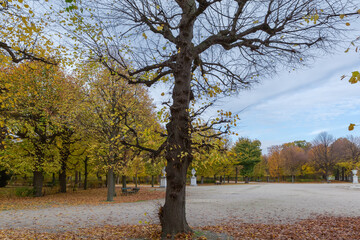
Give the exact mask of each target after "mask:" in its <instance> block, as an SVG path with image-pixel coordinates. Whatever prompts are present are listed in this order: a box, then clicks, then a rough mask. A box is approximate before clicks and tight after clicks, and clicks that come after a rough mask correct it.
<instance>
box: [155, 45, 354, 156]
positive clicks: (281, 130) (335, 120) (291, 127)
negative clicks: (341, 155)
mask: <svg viewBox="0 0 360 240" xmlns="http://www.w3.org/2000/svg"><path fill="white" fill-rule="evenodd" d="M346 47H347V46H346V45H345V46H343V47H340V48H339V49H338V50H337V51H336V52H335V53H333V54H331V55H325V56H322V57H319V58H317V59H315V61H314V62H313V63H312V64H311V66H309V67H305V68H299V69H298V70H295V71H282V72H279V73H278V74H277V75H274V76H272V77H271V78H268V79H266V80H263V81H262V82H261V83H259V84H257V85H254V86H253V88H252V89H251V90H249V91H244V92H240V94H239V95H237V96H233V97H231V98H226V99H222V100H220V101H218V102H217V104H216V106H215V107H214V108H213V109H211V111H210V112H208V113H207V115H209V116H211V115H212V114H214V115H215V112H216V110H218V109H223V110H226V111H232V112H233V113H238V114H239V117H240V119H241V120H240V122H239V123H238V126H237V127H236V128H233V131H235V132H237V133H238V134H239V136H243V137H249V138H251V139H258V140H260V141H261V143H262V149H263V153H266V152H267V148H268V147H270V146H271V145H278V144H282V143H286V142H291V141H295V140H306V141H310V142H311V141H312V140H313V139H314V138H315V137H316V135H317V134H318V133H320V132H322V131H327V132H328V133H329V134H332V135H333V136H334V137H336V138H339V137H345V136H347V135H350V134H353V135H355V136H357V135H360V134H359V133H360V126H359V127H357V128H355V130H354V131H352V132H349V131H348V129H347V128H348V125H349V124H350V123H359V124H360V107H359V106H360V98H359V90H360V84H355V85H352V84H350V83H349V82H348V81H347V78H345V79H344V80H341V76H342V75H350V74H351V72H352V71H355V70H360V53H356V52H355V51H354V49H352V50H350V51H349V52H348V53H344V50H345V49H346ZM162 91H164V89H161V88H159V87H157V88H156V89H152V90H151V91H150V93H151V95H152V97H153V98H154V100H155V103H156V104H157V105H160V102H161V101H164V100H166V99H164V98H161V99H159V97H158V96H159V93H160V92H162ZM232 139H233V141H236V138H235V137H232Z"/></svg>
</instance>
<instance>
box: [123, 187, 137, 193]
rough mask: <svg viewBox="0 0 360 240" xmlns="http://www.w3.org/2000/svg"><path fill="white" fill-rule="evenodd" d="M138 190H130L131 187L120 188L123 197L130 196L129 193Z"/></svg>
mask: <svg viewBox="0 0 360 240" xmlns="http://www.w3.org/2000/svg"><path fill="white" fill-rule="evenodd" d="M139 190H140V188H131V187H127V188H121V191H122V193H123V194H125V195H127V194H131V193H137V192H138V191H139Z"/></svg>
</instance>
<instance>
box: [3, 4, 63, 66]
mask: <svg viewBox="0 0 360 240" xmlns="http://www.w3.org/2000/svg"><path fill="white" fill-rule="evenodd" d="M45 2H46V1H45ZM40 6H42V5H41V3H40V2H39V1H26V0H25V1H23V0H3V1H0V20H1V22H2V24H1V26H0V60H1V61H2V62H14V63H19V62H22V61H24V60H35V61H40V62H44V63H48V64H56V63H57V61H56V60H55V59H54V57H55V56H59V54H60V53H64V48H63V47H59V46H54V42H52V41H51V38H52V36H50V34H49V32H48V31H46V30H45V29H46V27H47V25H48V22H47V21H46V18H45V16H44V12H42V11H37V10H35V9H36V8H39V7H40Z"/></svg>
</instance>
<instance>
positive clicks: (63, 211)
mask: <svg viewBox="0 0 360 240" xmlns="http://www.w3.org/2000/svg"><path fill="white" fill-rule="evenodd" d="M350 186H351V185H350V184H248V185H244V184H239V185H220V186H198V187H188V188H187V194H188V196H187V219H188V222H189V224H190V225H192V226H205V225H219V224H221V222H222V221H227V220H234V219H236V220H240V221H244V222H253V223H258V222H264V223H282V222H283V223H285V222H292V221H296V220H299V219H306V218H309V217H311V216H314V215H315V214H325V215H336V216H360V189H351V188H350ZM161 204H163V200H151V201H143V202H135V203H118V204H107V205H99V206H65V207H56V208H44V209H37V210H10V211H2V212H0V229H9V228H30V229H32V228H36V229H39V230H41V231H44V230H45V231H50V232H53V231H64V230H69V229H74V228H81V227H90V226H94V225H107V224H109V225H122V224H138V223H139V221H142V222H145V221H151V222H152V223H158V220H157V210H158V207H159V206H160V205H161ZM145 213H146V216H145V215H144V214H145Z"/></svg>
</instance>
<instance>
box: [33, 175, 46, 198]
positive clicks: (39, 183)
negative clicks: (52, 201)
mask: <svg viewBox="0 0 360 240" xmlns="http://www.w3.org/2000/svg"><path fill="white" fill-rule="evenodd" d="M33 173H34V177H33V186H34V196H35V197H41V196H42V195H43V193H42V188H43V184H44V175H43V172H42V171H34V172H33Z"/></svg>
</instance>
